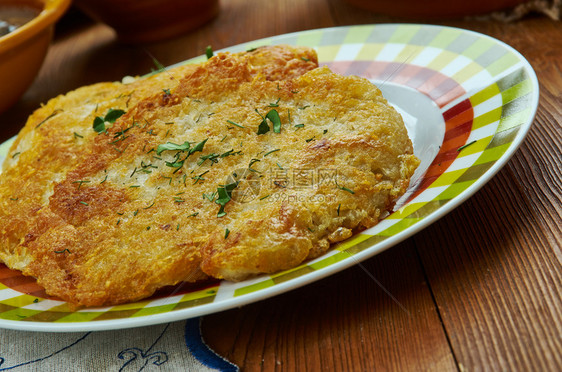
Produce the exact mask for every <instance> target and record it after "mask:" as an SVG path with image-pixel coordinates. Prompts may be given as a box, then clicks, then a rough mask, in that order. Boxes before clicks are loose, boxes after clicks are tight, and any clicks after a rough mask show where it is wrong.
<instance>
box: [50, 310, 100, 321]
mask: <svg viewBox="0 0 562 372" xmlns="http://www.w3.org/2000/svg"><path fill="white" fill-rule="evenodd" d="M104 312H105V311H88V312H86V311H84V312H82V311H76V312H74V313H69V314H68V315H67V316H64V317H62V318H60V319H57V320H55V321H54V323H81V322H90V321H92V320H94V319H96V318H97V317H98V316H100V315H102V314H103V313H104Z"/></svg>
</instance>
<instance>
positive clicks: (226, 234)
mask: <svg viewBox="0 0 562 372" xmlns="http://www.w3.org/2000/svg"><path fill="white" fill-rule="evenodd" d="M229 234H230V230H229V229H228V227H227V228H226V229H225V230H224V238H225V239H226V238H228V235H229Z"/></svg>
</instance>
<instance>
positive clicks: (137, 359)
mask: <svg viewBox="0 0 562 372" xmlns="http://www.w3.org/2000/svg"><path fill="white" fill-rule="evenodd" d="M169 327H170V324H169V323H168V324H166V327H165V328H164V330H163V331H162V333H160V336H158V338H156V340H155V341H154V342H153V343H152V345H150V347H149V348H148V349H146V351H143V350H142V349H139V348H138V347H131V348H128V349H125V350H122V351H121V352H120V353H119V355H117V357H118V358H119V359H126V358H127V357H128V358H129V359H128V360H127V361H126V362H125V364H123V366H122V367H121V368H119V371H120V372H121V371H139V372H140V371H142V370H143V369H144V368H145V367H146V366H147V365H148V364H149V363H152V364H154V365H157V366H160V365H162V364H164V363H166V362H167V361H168V354H166V353H165V352H163V351H154V352H151V350H152V348H153V347H154V346H155V345H156V344H157V343H158V341H160V339H161V338H162V336H164V333H166V331H167V330H168V328H169Z"/></svg>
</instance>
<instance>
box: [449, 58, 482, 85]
mask: <svg viewBox="0 0 562 372" xmlns="http://www.w3.org/2000/svg"><path fill="white" fill-rule="evenodd" d="M482 70H483V68H482V66H480V65H479V64H478V63H475V62H470V63H469V64H468V65H466V66H465V67H463V68H462V69H460V70H459V71H458V72H457V73H455V74H454V75H453V76H451V78H452V79H453V80H455V81H456V82H457V83H459V84H462V83H464V82H465V81H467V80H468V79H470V78H472V77H473V76H474V75H476V74H478V73H479V72H480V71H482Z"/></svg>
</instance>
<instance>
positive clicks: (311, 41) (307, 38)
mask: <svg viewBox="0 0 562 372" xmlns="http://www.w3.org/2000/svg"><path fill="white" fill-rule="evenodd" d="M320 40H322V32H313V31H311V32H303V33H300V34H299V36H298V37H297V45H302V46H309V47H312V46H317V45H320Z"/></svg>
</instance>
